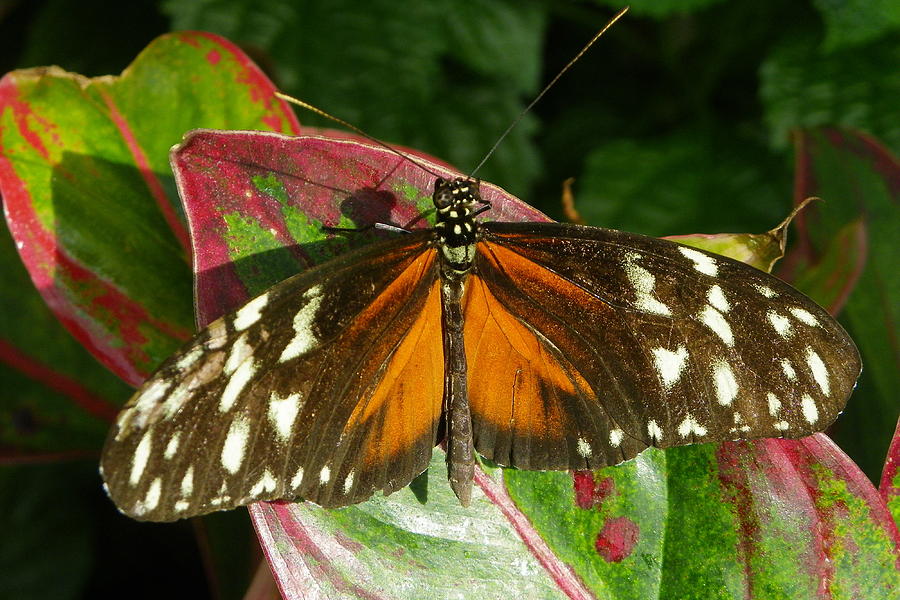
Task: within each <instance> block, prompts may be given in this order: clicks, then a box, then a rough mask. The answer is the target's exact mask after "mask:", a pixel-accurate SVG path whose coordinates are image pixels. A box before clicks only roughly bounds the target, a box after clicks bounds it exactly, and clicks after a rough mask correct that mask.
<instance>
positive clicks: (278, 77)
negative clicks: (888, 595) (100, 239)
mask: <svg viewBox="0 0 900 600" xmlns="http://www.w3.org/2000/svg"><path fill="white" fill-rule="evenodd" d="M631 6H632V11H631V13H630V15H628V16H626V18H625V19H623V20H622V21H620V23H619V24H618V25H616V26H615V28H614V29H613V30H612V31H611V32H610V33H609V34H607V36H606V37H605V38H604V39H602V40H601V41H600V42H599V44H598V45H597V46H596V47H595V48H594V49H592V50H591V51H590V52H589V53H588V54H587V55H586V56H585V57H584V58H583V59H582V60H581V61H580V63H579V64H578V65H577V66H576V67H575V68H574V69H573V71H572V72H571V73H570V74H568V75H567V76H566V77H565V78H563V79H562V80H561V81H560V83H559V84H558V85H557V87H556V88H554V90H553V91H552V92H551V93H550V94H548V96H547V97H546V98H545V99H544V100H543V101H542V102H541V103H540V104H538V106H537V107H536V108H535V109H534V110H533V111H532V112H531V113H530V114H529V115H528V116H527V117H526V118H525V119H524V120H523V122H522V123H521V124H520V125H519V126H518V127H517V128H516V129H515V130H514V131H513V133H512V134H511V135H510V136H509V138H507V140H506V141H504V143H503V144H502V146H501V147H500V148H499V150H498V151H497V153H496V154H495V155H494V156H493V157H492V158H491V160H490V161H489V162H488V163H487V165H486V166H485V167H484V168H483V169H482V171H480V172H479V176H481V177H482V178H484V179H486V180H489V181H492V182H495V183H497V184H499V185H501V186H503V187H505V188H507V189H508V190H510V191H511V192H513V193H515V194H517V195H519V196H521V197H522V198H524V199H525V200H526V201H528V202H529V203H531V204H533V205H535V206H537V207H538V208H540V209H541V210H544V211H545V212H547V213H548V214H549V215H550V216H552V217H554V218H558V219H559V218H562V211H561V206H560V184H561V182H562V181H563V180H564V179H565V178H567V177H575V178H576V183H575V198H576V205H577V207H578V209H579V210H580V212H581V213H582V215H583V216H584V217H585V218H586V220H587V221H588V222H589V223H590V224H594V225H602V226H606V227H613V228H619V229H626V230H630V231H636V232H640V233H645V234H649V235H672V234H687V233H696V232H709V233H714V232H724V231H734V232H743V231H764V230H766V229H769V228H770V227H772V226H774V225H775V224H776V223H777V222H778V221H780V220H781V219H782V218H783V216H784V215H785V214H786V213H787V212H788V211H789V208H790V206H791V203H792V185H793V174H794V173H793V171H794V164H793V152H792V147H791V139H790V132H791V131H792V130H793V129H794V128H797V127H808V126H817V125H830V126H846V127H853V128H858V129H860V130H862V131H865V132H868V133H870V134H872V135H874V136H875V137H876V138H878V139H880V140H881V141H882V142H883V143H884V144H886V145H887V147H888V148H890V149H891V150H893V151H894V152H895V153H896V152H897V151H898V149H900V102H898V101H897V99H898V98H900V69H898V68H897V66H898V65H900V3H897V2H895V1H892V0H874V1H867V0H843V1H841V0H807V1H795V2H781V1H778V0H735V1H732V2H725V1H723V0H660V1H654V0H633V1H632V2H631ZM620 7H621V4H620V3H619V2H615V1H612V0H595V1H594V2H590V1H560V2H541V1H526V0H433V1H431V2H422V3H405V2H396V1H393V0H390V1H389V0H370V1H369V2H365V3H363V2H352V1H350V0H306V1H296V0H295V1H292V0H252V1H251V0H193V1H176V0H161V1H148V0H133V1H130V2H115V3H112V2H108V1H104V0H78V1H75V0H44V1H37V0H21V1H15V0H6V1H5V2H0V70H2V71H3V72H6V71H9V70H12V69H16V68H25V67H32V66H42V65H51V64H55V65H59V66H61V67H63V68H64V69H67V70H70V71H75V72H79V73H82V74H84V75H88V76H96V75H105V74H118V73H119V72H120V71H121V70H122V69H123V68H125V67H126V66H127V65H128V63H129V62H130V61H131V60H132V59H133V58H134V57H135V56H136V55H137V53H138V52H139V51H140V50H141V49H142V48H143V47H144V46H145V45H146V44H147V43H149V42H150V41H151V40H152V39H153V38H155V37H156V36H158V35H159V34H162V33H164V32H167V31H172V30H180V29H202V30H208V31H212V32H215V33H218V34H221V35H224V36H226V37H228V38H230V39H231V40H232V41H234V42H236V43H237V44H238V45H240V46H241V47H242V48H243V49H244V50H245V51H246V52H248V53H249V54H250V55H251V56H252V57H253V58H254V60H256V61H257V62H258V63H259V64H260V65H261V66H262V67H263V68H264V69H265V70H266V71H267V72H268V74H269V75H270V77H271V78H272V79H273V80H274V81H275V82H276V84H277V85H279V86H281V87H282V88H283V89H284V90H285V91H286V92H288V93H290V94H293V95H295V96H297V97H300V98H303V99H304V100H307V101H309V102H312V103H313V104H316V105H318V106H320V107H322V108H324V109H326V110H327V111H329V112H331V113H333V114H335V115H338V116H340V117H341V118H344V119H346V120H348V121H350V122H352V123H354V124H356V125H358V126H359V127H361V128H363V129H364V130H366V131H367V132H369V133H370V134H372V135H374V136H376V137H378V138H380V139H383V140H385V141H387V142H391V143H396V144H402V145H405V146H409V147H415V148H419V149H422V150H425V151H427V152H430V153H432V154H434V155H436V156H438V157H441V158H443V159H445V160H447V161H449V162H451V163H453V164H455V165H457V166H458V167H459V168H460V169H462V170H467V169H471V168H472V167H473V166H474V165H475V164H476V163H477V162H478V161H479V160H480V158H481V156H482V155H483V154H484V152H486V151H487V149H488V148H489V147H490V146H491V145H492V143H493V142H494V141H495V140H496V138H497V136H498V135H499V134H500V132H502V131H503V129H504V128H505V127H506V126H507V125H508V124H509V123H510V122H511V121H512V119H513V118H515V116H516V115H517V114H518V113H519V111H520V110H521V109H522V107H523V106H524V105H525V104H527V102H528V101H529V100H530V99H531V98H532V97H533V96H534V94H535V93H536V92H537V91H538V90H539V89H540V87H541V85H542V84H543V83H544V82H545V81H546V80H548V79H549V77H551V76H552V75H553V74H554V73H555V72H556V71H558V70H559V69H560V68H561V67H562V66H563V65H564V64H565V63H566V62H567V61H568V60H569V59H570V58H571V57H572V56H573V55H574V54H575V53H576V52H577V50H578V49H579V48H580V47H581V45H582V44H583V43H584V42H585V41H586V40H587V39H589V38H590V36H591V35H592V34H593V33H594V32H595V31H596V30H597V29H598V28H599V27H600V26H602V25H603V24H604V23H605V22H606V20H607V19H608V18H609V17H610V16H611V15H612V14H613V12H614V10H616V9H618V8H620ZM300 118H301V121H302V122H303V123H304V124H306V125H322V126H332V124H331V123H328V122H324V121H321V120H317V119H316V118H314V117H313V116H312V115H309V114H301V115H300ZM0 243H2V247H0V251H2V252H3V253H4V254H5V253H7V252H11V251H12V243H11V240H10V239H9V237H8V233H7V232H6V231H5V230H3V232H2V239H0ZM9 264H11V263H10V262H9V261H4V268H6V265H9ZM14 271H15V269H14V268H10V269H9V270H7V272H5V273H4V275H3V279H2V285H3V288H4V289H3V292H0V301H2V297H3V295H4V294H7V293H9V292H8V291H7V290H10V289H16V288H18V287H19V285H26V283H25V282H27V276H26V275H25V272H24V269H22V270H21V271H18V272H14ZM895 272H896V271H895ZM0 307H2V304H0ZM3 318H6V319H10V320H12V319H13V318H14V316H13V315H9V314H8V313H6V312H5V311H4V314H3ZM6 326H10V327H12V326H13V325H12V324H9V323H7V324H4V327H6ZM48 327H50V325H48ZM57 329H58V328H57ZM53 331H55V332H56V331H57V330H56V329H54V330H53ZM59 331H61V330H59ZM57 333H58V332H57ZM35 335H36V336H38V337H40V336H46V333H45V332H42V331H35ZM49 337H52V336H49ZM43 343H47V344H51V345H52V344H53V341H52V340H50V339H48V340H46V342H43ZM65 348H66V346H65V344H64V343H60V346H59V350H58V352H59V354H60V357H61V358H60V360H67V361H74V362H70V363H69V364H76V363H78V361H84V360H89V359H86V355H85V356H80V355H79V356H69V357H67V358H66V357H64V355H66V353H67V352H68V351H67V350H66V349H65ZM70 354H71V353H70ZM79 368H80V367H79ZM0 369H2V370H0V377H2V379H0V381H2V385H3V392H2V393H3V395H6V394H9V393H10V392H11V391H12V390H13V389H20V386H22V388H21V389H25V388H26V387H27V383H26V382H24V381H23V377H22V375H21V374H20V373H18V372H16V371H15V370H14V369H10V368H9V367H8V366H3V367H0ZM109 377H110V382H109V384H108V386H107V387H108V390H111V392H110V393H116V392H117V391H118V393H120V394H121V395H122V398H121V400H122V401H123V402H124V400H125V398H126V396H127V393H128V392H127V389H126V388H125V387H124V386H123V385H121V384H120V383H118V382H116V381H115V380H113V379H112V376H111V375H110V376H109ZM872 387H873V386H872V385H870V383H869V382H868V381H867V379H866V375H865V374H864V377H863V379H862V381H861V383H860V387H859V389H858V391H857V395H855V396H854V398H853V399H852V400H851V407H850V409H849V410H848V413H850V416H849V417H845V419H844V420H843V421H839V423H838V430H837V432H836V435H837V439H838V441H839V443H841V445H842V447H844V448H845V450H847V451H848V452H849V453H850V454H851V456H852V457H853V458H854V459H855V460H856V461H857V462H858V463H859V464H860V465H861V466H862V467H863V469H865V470H866V472H867V473H868V475H869V476H870V477H872V478H873V479H875V480H877V478H878V477H879V475H880V470H881V462H882V460H883V457H884V450H885V449H886V447H887V443H888V440H889V436H890V431H891V430H892V428H893V425H894V423H893V421H892V420H891V418H890V417H889V416H888V417H884V415H881V417H884V418H886V419H887V421H885V422H884V424H883V427H882V426H881V425H877V427H878V428H879V431H877V432H873V433H872V435H877V436H882V439H883V443H881V444H880V445H879V446H878V447H880V448H881V452H880V454H879V453H878V451H877V448H876V450H875V451H872V450H871V449H869V450H866V449H864V448H862V447H861V446H860V447H859V448H856V450H859V451H858V452H855V451H854V450H855V448H854V442H853V441H852V437H849V436H848V437H847V440H848V441H847V442H846V443H845V442H844V437H845V436H843V435H842V434H841V430H840V428H841V427H852V426H853V423H854V421H853V420H852V418H853V417H852V405H853V403H854V402H857V401H858V400H857V398H858V397H859V396H865V395H866V394H874V393H875V392H874V391H873V390H872ZM891 400H892V401H893V402H894V403H896V398H893V399H891ZM884 401H885V399H882V402H884ZM0 403H2V398H0ZM860 404H861V405H865V403H863V402H860ZM889 405H890V404H889ZM0 412H2V411H0ZM894 418H895V416H894ZM79 419H82V420H83V417H77V416H73V417H72V419H71V420H68V421H64V422H65V423H68V424H69V425H71V424H72V423H74V424H75V425H74V426H75V427H76V428H77V429H78V430H79V432H83V434H84V435H85V436H86V437H85V439H86V440H88V439H95V438H98V436H99V439H102V433H99V434H98V433H97V430H98V429H100V430H102V427H98V426H97V424H96V423H92V422H85V423H83V422H82V421H81V420H79ZM848 422H849V423H850V424H849V425H848V424H847V423H848ZM19 425H20V426H22V427H24V428H25V429H27V427H28V424H27V423H24V424H21V423H20V424H19ZM881 429H883V430H884V431H881ZM857 437H858V436H857ZM48 447H49V448H52V444H50V445H49V446H48ZM97 448H99V444H98V445H97ZM95 461H96V456H95V455H91V456H90V457H89V458H88V459H86V460H80V461H73V462H69V463H63V464H52V462H53V461H49V462H51V464H41V465H39V466H36V465H15V466H5V467H4V468H3V469H0V531H3V532H4V533H3V538H4V543H2V544H0V597H15V598H30V597H41V598H49V597H53V598H78V597H90V598H100V597H107V596H110V597H111V596H113V595H116V596H118V595H119V593H120V591H121V590H122V589H123V588H122V586H126V585H127V586H128V587H127V588H125V589H128V590H129V596H130V597H132V598H136V597H157V596H159V595H162V594H165V595H167V596H168V595H169V594H170V593H171V587H170V586H171V585H172V582H173V581H180V585H181V587H180V589H179V591H178V593H177V596H179V597H188V596H190V597H205V596H206V595H211V596H214V597H223V598H235V597H240V596H241V594H242V593H243V591H244V589H246V583H247V581H248V580H249V577H250V574H251V573H252V570H251V565H250V564H249V563H250V562H251V561H250V559H249V557H250V553H251V550H250V548H251V539H252V537H251V536H252V533H251V532H250V531H249V526H248V524H247V519H246V515H245V514H244V513H243V512H242V511H235V513H234V514H233V515H222V516H218V517H216V519H218V520H219V522H218V525H217V526H216V527H215V528H211V529H210V531H216V532H218V533H212V534H209V532H208V531H206V529H204V526H203V525H198V524H193V525H191V524H186V523H181V524H174V525H145V524H139V523H134V522H131V521H128V520H127V519H124V518H120V517H119V516H118V515H117V514H115V512H114V510H113V509H112V506H111V504H110V503H109V502H108V501H107V500H106V498H105V497H104V496H103V494H102V492H101V491H100V481H99V477H98V476H97V474H96V469H95V466H96V463H95ZM7 462H10V461H7ZM36 523H37V524H39V525H38V526H35V524H36ZM223 532H228V533H227V539H228V540H229V546H230V551H229V552H227V553H225V555H223V554H222V553H221V552H220V553H219V554H218V555H216V552H210V551H209V548H211V547H214V546H216V544H214V543H210V535H212V536H213V537H214V536H215V535H224V534H223ZM198 539H199V540H200V543H199V544H198V543H197V540H198ZM11 540H16V541H15V542H14V543H9V542H10V541H11ZM135 540H139V543H137V544H136V543H135ZM218 546H219V547H221V546H222V545H221V544H219V545H218ZM73 557H74V558H75V559H74V560H73ZM211 565H215V566H217V567H218V569H217V571H218V575H217V576H216V577H214V578H213V579H212V583H208V582H207V581H206V580H205V579H204V576H203V570H204V567H210V566H211ZM136 581H141V582H142V583H141V585H135V583H136ZM38 590H40V592H39V593H38Z"/></svg>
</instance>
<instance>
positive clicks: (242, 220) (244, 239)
mask: <svg viewBox="0 0 900 600" xmlns="http://www.w3.org/2000/svg"><path fill="white" fill-rule="evenodd" d="M223 217H224V219H225V224H226V226H227V232H226V233H225V235H224V239H225V242H226V243H227V244H228V254H229V257H230V258H231V260H232V261H233V262H234V268H235V270H236V271H237V273H238V277H240V279H241V281H242V282H243V284H244V285H245V286H246V287H247V290H248V291H249V292H250V295H252V296H255V295H257V294H259V293H262V292H263V291H264V290H266V289H267V288H269V287H270V286H271V285H272V282H273V281H278V280H279V278H283V277H284V276H285V275H284V274H285V273H296V272H297V261H296V259H295V258H294V257H293V256H292V255H291V253H290V251H289V250H288V249H287V248H285V246H284V244H283V242H282V241H281V240H279V239H278V238H277V237H276V236H275V234H274V233H272V232H271V231H269V230H268V229H266V228H264V227H262V226H261V225H260V224H259V223H258V222H257V221H255V220H253V219H250V218H247V217H245V216H243V215H240V214H238V213H229V214H226V215H224V216H223ZM251 258H252V260H249V259H251Z"/></svg>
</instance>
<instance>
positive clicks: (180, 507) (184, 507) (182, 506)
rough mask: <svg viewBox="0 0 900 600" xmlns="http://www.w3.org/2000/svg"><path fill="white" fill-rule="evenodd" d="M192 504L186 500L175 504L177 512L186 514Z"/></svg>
mask: <svg viewBox="0 0 900 600" xmlns="http://www.w3.org/2000/svg"><path fill="white" fill-rule="evenodd" d="M190 506H191V503H190V502H187V501H186V500H179V501H178V502H176V503H175V512H184V511H186V510H187V509H188V508H190Z"/></svg>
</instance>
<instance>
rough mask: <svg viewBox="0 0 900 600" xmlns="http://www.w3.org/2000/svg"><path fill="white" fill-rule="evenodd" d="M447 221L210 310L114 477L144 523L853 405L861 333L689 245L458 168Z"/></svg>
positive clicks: (634, 449) (762, 427)
mask: <svg viewBox="0 0 900 600" xmlns="http://www.w3.org/2000/svg"><path fill="white" fill-rule="evenodd" d="M433 201H434V205H435V207H436V209H437V223H436V225H435V227H434V228H432V229H426V230H418V231H415V232H412V233H407V234H402V235H398V236H397V237H396V239H392V240H388V241H384V242H379V243H376V244H373V245H371V246H368V247H365V248H362V249H359V250H356V251H353V252H350V253H347V254H345V255H342V256H340V257H338V258H336V259H334V260H331V261H330V262H327V263H325V264H323V265H321V266H319V267H316V268H313V269H311V270H309V271H306V272H304V273H301V274H299V275H296V276H294V277H292V278H290V279H287V280H285V281H283V282H281V283H279V284H277V285H275V286H274V287H272V288H270V289H269V290H268V291H267V292H265V293H263V294H262V295H260V296H257V297H256V298H254V299H253V300H251V301H250V302H248V303H247V304H246V305H244V306H243V307H242V308H240V309H239V310H237V311H236V312H234V313H232V314H230V315H227V316H225V317H223V318H221V319H218V320H216V321H214V322H213V323H211V324H210V325H209V326H208V327H207V328H206V329H204V330H203V331H202V332H200V333H199V334H198V335H197V336H196V337H195V338H194V340H192V341H191V342H190V343H189V344H188V345H187V346H185V347H184V348H183V349H182V350H181V351H180V352H178V353H177V354H176V355H174V356H173V357H171V358H170V359H168V360H167V361H166V362H165V363H164V364H163V365H162V366H161V367H160V368H159V370H158V371H157V372H156V373H155V374H154V375H153V376H151V377H150V378H149V379H148V380H147V381H146V382H145V383H144V385H143V386H142V387H141V389H140V390H138V392H137V393H136V394H135V395H134V396H133V398H132V399H131V400H130V401H129V402H128V404H127V405H126V407H125V408H124V409H123V411H122V413H121V414H120V416H119V418H118V420H117V422H116V424H115V426H114V427H113V431H112V432H111V433H110V437H109V440H108V442H107V446H106V448H105V450H104V454H103V459H102V471H103V474H104V478H105V480H106V484H107V486H108V491H109V493H110V496H111V497H112V498H113V500H114V502H115V503H116V505H117V506H118V507H119V508H120V509H121V510H122V511H123V512H125V513H126V514H128V515H130V516H133V517H136V518H139V519H146V520H157V521H165V520H174V519H178V518H182V517H189V516H194V515H198V514H203V513H207V512H210V511H215V510H221V509H227V508H232V507H235V506H240V505H243V504H247V503H250V502H255V501H259V500H275V499H301V498H302V499H306V500H310V501H313V502H316V503H318V504H320V505H322V506H326V507H339V506H346V505H349V504H353V503H357V502H361V501H364V500H366V499H367V498H369V497H370V496H371V495H372V494H373V493H374V492H376V491H378V490H382V491H384V492H385V493H390V492H393V491H395V490H397V489H399V488H401V487H403V486H405V485H407V484H408V483H409V482H410V481H411V480H412V479H413V478H414V477H415V476H417V475H418V474H419V473H421V472H422V471H423V470H425V468H426V467H427V465H428V463H429V460H430V457H431V453H432V449H433V447H434V446H435V445H436V444H437V443H439V442H441V441H442V439H441V436H443V439H445V440H446V445H447V460H448V468H449V477H450V481H451V486H452V487H453V489H454V491H455V492H456V493H457V495H458V496H459V498H460V500H461V501H462V503H463V504H466V503H467V502H468V500H469V497H470V490H471V481H472V471H473V468H474V454H473V451H477V452H478V453H479V454H481V455H482V456H484V457H487V458H489V459H491V460H493V461H494V462H496V463H497V464H500V465H505V466H512V467H518V468H520V469H535V470H538V469H571V470H575V469H596V468H599V467H602V466H605V465H610V464H617V463H620V462H623V461H626V460H629V459H631V458H633V457H634V456H636V455H637V454H638V453H640V452H641V451H642V450H644V449H645V448H647V447H649V446H656V447H660V448H667V447H671V446H678V445H684V444H691V443H702V442H718V441H724V440H730V439H737V438H741V439H749V438H757V437H801V436H804V435H808V434H810V433H812V432H815V431H820V430H822V429H824V428H825V427H826V426H827V425H828V424H830V423H831V422H832V421H833V420H834V419H835V418H836V416H837V415H838V413H839V412H840V410H841V409H842V408H843V406H844V404H845V402H846V399H847V397H848V396H849V394H850V392H851V391H852V389H853V386H854V384H855V381H856V378H857V376H858V374H859V371H860V360H859V356H858V353H857V350H856V347H855V346H854V344H853V342H852V340H851V339H850V338H849V337H848V336H847V334H846V333H845V332H844V330H843V329H842V328H841V326H840V325H839V324H838V323H837V322H836V321H835V320H834V319H833V318H831V316H829V315H828V314H827V313H826V312H825V311H824V310H823V309H822V308H820V307H819V306H818V305H816V304H815V303H814V302H813V301H812V300H810V299H809V298H807V297H806V296H804V295H802V294H801V293H800V292H798V291H796V290H795V289H793V288H792V287H790V286H789V285H787V284H786V283H784V282H782V281H781V280H779V279H777V278H775V277H772V276H770V275H768V274H766V273H764V272H762V271H758V270H757V269H755V268H753V267H750V266H748V265H745V264H743V263H740V262H736V261H734V260H731V259H728V258H725V257H722V256H717V255H714V254H711V253H708V252H704V251H702V250H698V249H694V248H690V247H687V246H683V245H680V244H677V243H675V242H672V241H668V240H662V239H656V238H651V237H646V236H641V235H636V234H631V233H625V232H620V231H614V230H608V229H601V228H596V227H585V226H580V225H567V224H558V223H502V222H481V221H479V220H478V219H476V215H477V214H478V213H479V212H482V211H483V210H485V208H487V206H488V205H487V204H482V203H481V199H480V195H479V184H478V182H477V181H473V180H469V179H467V178H463V177H460V178H456V179H441V178H439V179H437V180H436V182H435V184H434V194H433Z"/></svg>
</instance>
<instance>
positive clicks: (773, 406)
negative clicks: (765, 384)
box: [766, 392, 781, 417]
mask: <svg viewBox="0 0 900 600" xmlns="http://www.w3.org/2000/svg"><path fill="white" fill-rule="evenodd" d="M766 400H767V401H768V402H769V414H770V415H772V416H773V417H777V416H778V412H779V411H780V410H781V400H779V399H778V396H776V395H775V394H773V393H772V392H769V393H768V394H766Z"/></svg>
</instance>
